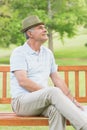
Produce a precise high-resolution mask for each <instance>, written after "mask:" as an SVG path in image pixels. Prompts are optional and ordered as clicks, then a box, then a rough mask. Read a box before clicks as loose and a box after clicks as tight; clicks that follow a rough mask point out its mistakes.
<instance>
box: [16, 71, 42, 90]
mask: <svg viewBox="0 0 87 130" xmlns="http://www.w3.org/2000/svg"><path fill="white" fill-rule="evenodd" d="M14 74H15V76H16V79H17V80H18V83H19V85H20V86H21V87H23V88H25V89H26V90H28V91H31V92H33V91H37V90H39V89H42V87H41V86H39V85H38V84H37V83H35V82H33V81H32V80H30V79H29V78H27V72H26V71H24V70H17V71H14Z"/></svg>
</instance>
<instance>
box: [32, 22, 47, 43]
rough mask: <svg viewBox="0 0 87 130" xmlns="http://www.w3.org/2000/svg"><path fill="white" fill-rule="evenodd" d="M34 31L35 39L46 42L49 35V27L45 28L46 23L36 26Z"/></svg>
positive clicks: (33, 36)
mask: <svg viewBox="0 0 87 130" xmlns="http://www.w3.org/2000/svg"><path fill="white" fill-rule="evenodd" d="M31 33H32V38H33V39H34V40H35V41H38V42H41V43H44V42H45V41H47V40H48V36H47V29H46V28H45V25H42V24H41V25H38V26H36V27H34V28H33V31H32V32H31Z"/></svg>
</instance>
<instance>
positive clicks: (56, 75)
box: [50, 72, 83, 109]
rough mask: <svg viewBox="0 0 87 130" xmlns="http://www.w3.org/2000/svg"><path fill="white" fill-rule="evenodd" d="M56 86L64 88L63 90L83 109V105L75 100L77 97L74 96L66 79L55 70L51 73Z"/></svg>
mask: <svg viewBox="0 0 87 130" xmlns="http://www.w3.org/2000/svg"><path fill="white" fill-rule="evenodd" d="M50 77H51V79H52V81H53V83H54V86H55V87H58V88H60V89H61V90H62V92H63V93H64V94H65V95H66V96H67V97H68V98H69V99H70V100H71V101H72V102H73V103H74V104H75V105H76V106H77V107H79V108H81V109H83V108H82V106H81V105H80V104H79V103H78V102H77V101H76V100H75V98H74V97H73V96H72V94H71V92H70V90H69V88H68V87H67V85H66V83H65V82H64V80H63V79H62V78H61V77H60V75H59V73H58V72H54V73H52V74H51V75H50Z"/></svg>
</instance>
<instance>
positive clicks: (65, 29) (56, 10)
mask: <svg viewBox="0 0 87 130" xmlns="http://www.w3.org/2000/svg"><path fill="white" fill-rule="evenodd" d="M86 2H87V1H86V0H77V1H75V0H44V1H43V2H42V1H41V0H36V1H35V0H32V1H31V0H21V1H20V0H0V32H1V33H0V43H1V44H0V46H4V47H9V45H10V44H17V45H20V44H23V43H24V41H25V38H24V36H23V34H22V33H21V31H20V30H21V21H22V19H24V18H25V17H26V16H28V15H31V14H35V15H38V16H39V17H40V18H41V19H42V20H43V21H44V22H45V23H46V26H47V27H48V33H49V34H50V33H52V34H53V33H54V32H58V33H59V34H60V37H61V39H63V37H64V35H67V36H68V37H72V36H73V35H75V34H76V28H77V25H83V26H85V27H86V25H87V9H86V7H87V4H86ZM49 36H51V37H52V35H49ZM49 38H50V37H49ZM51 41H52V38H51ZM51 46H52V44H51Z"/></svg>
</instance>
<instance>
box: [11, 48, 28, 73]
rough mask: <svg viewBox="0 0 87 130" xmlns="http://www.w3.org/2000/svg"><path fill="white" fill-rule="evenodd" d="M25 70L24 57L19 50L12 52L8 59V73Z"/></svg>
mask: <svg viewBox="0 0 87 130" xmlns="http://www.w3.org/2000/svg"><path fill="white" fill-rule="evenodd" d="M15 70H27V63H26V58H25V55H24V54H23V53H22V51H20V50H19V49H17V50H14V51H13V53H12V55H11V57H10V71H11V72H13V71H15Z"/></svg>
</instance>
